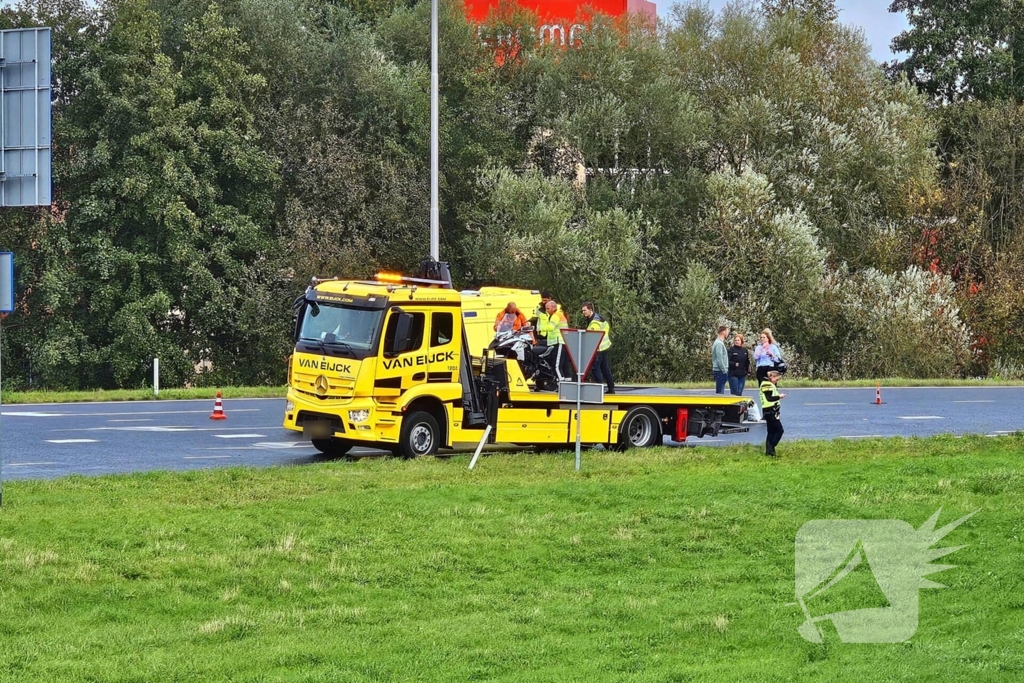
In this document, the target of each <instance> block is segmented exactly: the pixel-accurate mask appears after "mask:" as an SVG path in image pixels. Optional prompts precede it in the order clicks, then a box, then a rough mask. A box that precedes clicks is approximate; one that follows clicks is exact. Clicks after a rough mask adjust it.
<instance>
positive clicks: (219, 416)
mask: <svg viewBox="0 0 1024 683" xmlns="http://www.w3.org/2000/svg"><path fill="white" fill-rule="evenodd" d="M210 419H211V420H226V419H228V416H227V415H225V414H224V404H223V403H222V402H221V400H220V392H219V391H218V392H217V399H216V400H215V401H214V402H213V412H212V413H210Z"/></svg>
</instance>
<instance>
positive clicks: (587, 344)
mask: <svg viewBox="0 0 1024 683" xmlns="http://www.w3.org/2000/svg"><path fill="white" fill-rule="evenodd" d="M562 339H564V340H565V350H566V351H567V352H568V353H569V360H571V361H572V367H573V368H574V369H575V370H576V372H579V371H580V368H581V367H582V368H583V374H584V375H586V374H587V372H588V371H589V370H590V364H591V363H592V362H594V356H596V355H597V349H598V347H599V346H601V340H602V339H604V332H601V331H600V330H574V329H568V330H562Z"/></svg>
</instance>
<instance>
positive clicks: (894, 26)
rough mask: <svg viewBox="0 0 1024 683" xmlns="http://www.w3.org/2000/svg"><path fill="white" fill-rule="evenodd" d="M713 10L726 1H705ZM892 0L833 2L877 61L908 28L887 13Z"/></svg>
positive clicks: (666, 1) (667, 1) (659, 0)
mask: <svg viewBox="0 0 1024 683" xmlns="http://www.w3.org/2000/svg"><path fill="white" fill-rule="evenodd" d="M652 1H653V2H654V3H655V4H656V5H657V6H658V13H659V14H667V13H668V9H669V8H670V7H671V6H672V5H673V4H676V0H652ZM707 2H708V4H709V5H710V6H711V8H712V9H714V10H720V9H722V8H723V7H725V6H726V5H727V4H728V0H707ZM891 2H892V0H836V6H837V7H838V8H839V21H840V22H842V23H844V24H849V25H853V26H857V27H859V28H861V29H863V30H864V37H865V38H867V41H868V45H870V46H871V55H872V56H873V57H874V58H875V59H876V60H878V61H880V62H884V61H886V60H889V59H892V56H893V55H892V52H890V51H889V43H891V42H892V39H893V38H895V37H896V35H897V34H898V33H900V32H901V31H905V30H906V29H907V27H908V25H907V19H906V15H904V14H889V4H890V3H891Z"/></svg>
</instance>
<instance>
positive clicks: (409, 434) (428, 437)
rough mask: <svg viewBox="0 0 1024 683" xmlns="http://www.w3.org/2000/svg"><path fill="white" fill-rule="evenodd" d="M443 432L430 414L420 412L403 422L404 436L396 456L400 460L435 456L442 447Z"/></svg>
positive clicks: (395, 452) (396, 450)
mask: <svg viewBox="0 0 1024 683" xmlns="http://www.w3.org/2000/svg"><path fill="white" fill-rule="evenodd" d="M440 439H441V430H440V429H439V428H438V426H437V420H435V419H434V416H433V415H431V414H430V413H427V412H424V411H422V410H418V411H416V412H415V413H412V414H411V415H407V416H406V417H405V419H403V420H402V434H401V436H400V437H399V439H398V446H397V447H396V448H395V450H394V454H395V455H397V456H398V457H400V458H407V459H408V458H418V457H420V456H423V455H434V454H435V453H437V449H438V446H440V443H439V442H440Z"/></svg>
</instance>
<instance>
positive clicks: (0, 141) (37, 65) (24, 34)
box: [0, 28, 53, 206]
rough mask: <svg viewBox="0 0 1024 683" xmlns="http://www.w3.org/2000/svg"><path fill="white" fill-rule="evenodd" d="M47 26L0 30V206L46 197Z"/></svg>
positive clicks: (45, 202) (42, 201) (43, 202)
mask: <svg viewBox="0 0 1024 683" xmlns="http://www.w3.org/2000/svg"><path fill="white" fill-rule="evenodd" d="M50 100H51V88H50V29H48V28H21V29H13V30H10V31H0V206H49V205H50V204H51V202H52V199H53V197H52V190H51V188H52V174H51V159H52V157H51V152H50V145H51V143H52V137H51V128H50Z"/></svg>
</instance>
